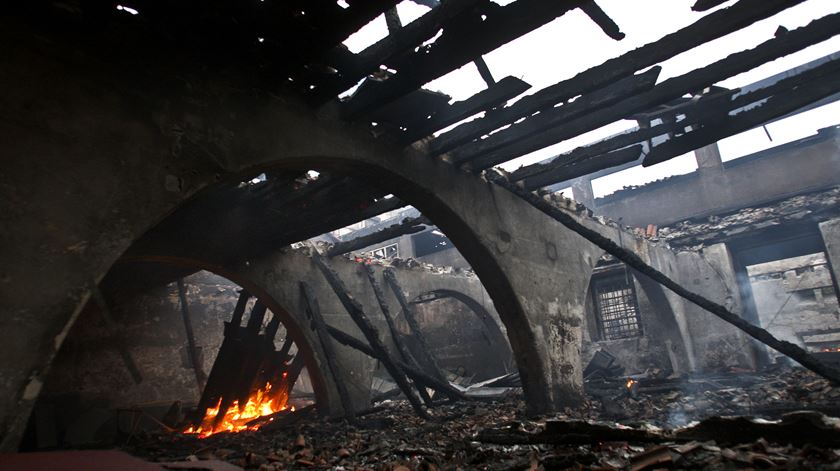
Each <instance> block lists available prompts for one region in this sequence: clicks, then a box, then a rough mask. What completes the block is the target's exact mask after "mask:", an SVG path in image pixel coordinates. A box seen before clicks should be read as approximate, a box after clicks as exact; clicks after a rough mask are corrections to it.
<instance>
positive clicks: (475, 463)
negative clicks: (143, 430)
mask: <svg viewBox="0 0 840 471" xmlns="http://www.w3.org/2000/svg"><path fill="white" fill-rule="evenodd" d="M587 390H588V393H589V394H588V397H589V399H587V401H586V403H585V404H584V405H583V406H582V407H579V408H574V409H567V410H566V411H564V413H562V414H556V415H552V416H547V417H540V418H527V417H526V416H525V415H524V403H523V401H522V398H521V395H520V394H519V393H518V392H515V391H512V392H511V394H509V395H507V396H505V397H503V398H497V399H495V400H492V401H481V402H478V401H471V402H458V403H452V404H446V405H441V406H438V407H436V408H434V409H433V414H434V415H435V417H436V418H437V420H435V421H425V420H422V419H420V418H418V417H416V416H415V415H414V414H413V412H412V410H411V408H410V407H408V405H407V403H405V402H404V401H399V400H397V401H392V402H390V401H386V402H385V403H382V404H380V405H379V407H377V412H374V413H370V414H366V415H364V416H362V417H359V418H357V419H356V422H355V423H348V422H346V421H344V420H335V419H333V420H327V419H317V418H314V417H310V418H306V419H302V420H299V421H298V422H297V423H292V424H286V425H283V426H277V424H276V423H275V424H272V425H269V426H266V427H264V428H263V429H261V430H259V431H255V432H250V431H249V432H241V433H238V434H231V433H219V434H216V435H212V436H210V437H208V438H205V439H199V438H196V437H194V436H187V435H183V434H171V433H170V434H167V433H160V434H153V435H142V436H134V437H131V439H130V440H129V441H128V443H127V444H126V445H125V446H124V448H125V449H126V450H127V451H129V452H130V453H132V454H134V455H137V456H140V457H143V458H145V459H147V460H149V461H159V462H164V461H165V462H173V461H181V462H183V461H197V462H201V461H202V460H223V461H227V462H228V463H230V464H233V465H235V466H239V467H242V468H246V469H260V470H275V469H346V470H362V469H368V470H401V471H403V470H424V469H425V470H434V469H464V470H466V469H488V470H496V469H530V470H537V469H603V470H614V469H630V470H633V471H638V470H642V469H710V470H712V469H713V470H723V469H840V420H837V419H832V418H830V417H826V416H823V415H822V414H818V413H801V412H793V411H797V410H805V409H809V410H820V411H822V412H824V413H826V415H828V416H835V417H836V416H837V415H838V412H840V400H839V399H840V388H837V387H832V386H830V385H829V384H828V383H827V381H825V380H823V379H821V378H818V377H816V376H814V375H813V374H811V373H810V372H807V371H804V370H801V369H792V368H784V369H777V370H776V371H774V372H766V373H761V374H759V373H750V372H733V373H727V374H719V375H714V376H705V377H694V378H679V379H674V378H671V379H667V378H660V379H638V381H637V382H636V383H633V384H631V385H630V387H629V388H628V387H627V379H626V378H622V379H621V380H618V379H616V380H598V381H592V382H589V383H588V384H587ZM835 411H837V412H835ZM720 415H724V416H731V415H741V416H750V418H749V419H712V420H704V421H702V422H701V423H700V424H699V425H697V424H696V422H694V421H697V420H700V419H704V418H707V417H712V416H720ZM759 418H760V419H759ZM287 419H288V417H287ZM765 419H767V420H765ZM774 419H777V420H775V421H774ZM692 422H694V423H693V424H692ZM680 427H683V428H680ZM184 464H186V463H184ZM193 464H195V465H198V464H200V463H193ZM207 465H208V466H210V463H209V462H208V464H207ZM209 469H212V468H209ZM219 469H221V468H219Z"/></svg>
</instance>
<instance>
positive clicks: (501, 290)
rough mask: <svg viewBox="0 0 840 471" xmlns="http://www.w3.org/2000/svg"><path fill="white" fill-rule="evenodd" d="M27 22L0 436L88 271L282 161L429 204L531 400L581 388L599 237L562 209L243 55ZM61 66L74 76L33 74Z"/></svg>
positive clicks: (11, 92)
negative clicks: (555, 215)
mask: <svg viewBox="0 0 840 471" xmlns="http://www.w3.org/2000/svg"><path fill="white" fill-rule="evenodd" d="M27 38H28V37H27V36H26V35H10V36H8V37H5V36H4V39H6V40H7V41H6V43H7V44H8V46H9V49H8V50H14V54H9V55H8V56H4V58H3V59H4V70H6V71H8V73H7V74H5V75H4V78H3V85H4V94H5V97H6V98H7V100H6V101H5V102H4V103H5V106H4V112H5V113H7V114H8V115H9V116H18V117H22V116H25V117H26V121H25V122H23V121H19V120H5V121H3V120H0V135H2V136H3V140H4V143H5V148H4V152H5V155H6V156H8V158H6V159H4V160H5V162H4V165H5V168H4V174H3V176H2V179H3V180H2V189H3V192H4V195H6V196H8V197H5V198H3V199H2V200H0V203H1V204H2V207H0V213H2V214H6V215H10V216H9V217H8V219H9V221H8V223H6V224H3V229H2V238H3V239H4V240H5V241H7V243H8V244H9V245H10V246H13V247H15V249H16V250H14V251H6V253H4V254H3V255H2V258H0V266H3V267H4V270H5V271H4V273H3V280H5V281H4V282H3V283H2V284H0V290H2V293H0V294H2V298H3V299H4V303H3V306H2V307H0V309H2V311H0V322H2V329H0V331H2V332H8V334H6V335H5V336H2V338H0V345H2V347H0V356H2V357H7V358H16V359H17V362H16V367H17V370H15V371H12V372H10V374H9V375H8V377H7V378H6V380H5V381H4V382H3V383H2V384H0V395H2V396H3V397H6V398H9V400H7V401H5V402H4V403H3V404H2V405H0V416H2V417H5V418H6V421H5V423H4V424H3V425H2V426H0V431H2V432H3V433H0V435H3V436H4V441H3V443H2V444H0V449H3V450H13V449H14V448H15V446H16V445H15V444H16V442H17V440H18V439H19V436H20V433H21V432H22V430H23V427H24V425H25V422H26V417H27V416H28V411H29V410H30V408H31V405H32V404H33V403H34V400H35V398H37V395H38V392H39V391H40V387H41V384H42V382H43V377H44V375H45V374H46V373H47V372H48V370H49V365H50V364H51V361H52V359H53V358H54V356H55V354H56V352H57V350H58V348H60V346H61V342H62V340H63V338H64V337H65V336H66V334H67V332H68V330H69V329H70V327H71V326H72V325H73V322H74V320H75V318H76V316H77V315H78V313H79V312H80V309H81V306H83V305H84V304H85V302H86V301H87V297H88V296H89V291H88V288H89V286H90V285H91V283H92V282H99V281H100V280H101V279H102V277H103V276H104V275H105V274H106V273H107V271H108V270H109V269H110V267H111V266H112V265H113V263H114V262H115V261H116V260H117V259H118V258H119V257H120V256H121V255H122V254H123V253H124V252H125V251H126V250H127V249H128V247H130V246H131V244H132V243H133V242H134V241H136V240H137V239H139V238H140V237H141V236H142V234H144V233H145V232H146V231H148V230H149V228H151V227H154V226H155V225H157V224H158V223H159V222H160V221H162V220H163V219H164V218H165V217H166V216H167V215H169V214H171V213H172V212H173V211H174V210H175V209H176V208H177V207H179V205H181V204H183V203H184V202H185V201H187V200H188V199H189V198H190V197H192V196H193V195H195V194H197V193H198V192H200V191H201V190H203V189H205V188H207V187H208V186H209V185H211V184H212V183H214V182H218V181H220V180H223V179H225V178H229V177H233V176H242V175H248V174H254V173H255V172H258V171H262V170H264V169H268V168H272V167H285V168H301V169H311V168H315V169H317V168H319V167H322V168H330V169H334V170H336V171H347V172H350V173H352V172H357V173H359V172H361V173H369V174H371V175H375V176H376V177H377V179H378V180H379V181H381V182H382V183H383V188H384V189H386V190H391V191H392V192H393V193H394V194H396V195H397V196H399V197H400V198H401V199H403V200H404V201H407V202H409V203H410V204H413V205H414V206H416V207H417V208H418V209H420V211H421V212H423V213H424V214H425V215H427V217H429V218H430V219H431V220H432V221H433V222H434V223H435V224H436V225H437V226H438V227H440V228H441V229H442V230H443V231H444V232H445V233H446V234H447V236H448V237H449V238H450V239H451V240H452V241H453V243H454V244H455V246H456V247H457V248H458V249H459V251H461V253H462V254H463V255H464V257H465V258H466V259H467V260H468V261H469V263H470V264H471V265H472V267H473V269H474V270H475V272H476V273H477V275H478V276H479V278H480V279H481V280H482V282H483V283H484V285H485V287H486V288H487V291H488V293H489V294H490V296H491V297H492V299H493V302H494V305H495V307H496V310H497V312H498V313H499V315H500V318H501V320H502V322H503V323H504V325H505V326H506V328H507V334H508V338H509V340H510V344H511V347H512V349H513V351H514V354H515V357H516V360H517V365H518V367H519V369H520V373H521V377H522V382H523V389H524V392H525V395H526V398H527V405H528V411H529V412H530V413H540V412H547V411H551V410H554V409H557V408H559V407H563V406H566V405H572V404H576V403H578V402H579V400H580V398H581V394H582V388H581V382H580V366H579V364H578V361H577V359H578V355H579V349H578V343H579V340H580V319H581V316H582V307H581V306H582V303H581V301H582V299H581V298H580V294H581V293H582V292H583V291H584V289H583V286H582V283H583V281H581V280H580V273H584V272H586V270H588V269H589V268H591V263H592V260H593V254H594V253H595V252H596V250H595V248H594V247H593V246H591V245H590V244H588V243H586V242H585V241H582V240H580V239H579V238H577V237H576V236H575V235H574V234H570V233H568V231H565V230H564V229H563V227H562V226H561V225H560V224H559V223H557V222H555V221H553V220H551V219H550V218H548V217H546V216H544V215H543V214H542V213H540V212H539V211H537V210H536V209H534V208H532V207H531V206H530V205H528V204H527V203H525V202H524V201H522V200H520V199H519V198H517V197H516V196H514V195H512V194H510V193H509V192H507V191H505V190H504V189H501V188H499V187H497V186H495V185H492V184H490V183H488V182H485V181H483V180H482V179H480V178H477V177H476V176H474V175H470V174H467V173H464V172H461V171H458V170H457V169H455V168H454V167H453V166H452V165H450V164H448V163H446V162H443V161H441V160H439V159H432V158H430V157H429V156H427V155H425V154H424V153H423V152H420V151H418V150H417V149H414V148H399V147H398V146H396V145H394V144H393V143H392V142H388V141H387V140H386V139H379V140H374V139H372V138H371V136H370V134H369V130H368V128H367V126H365V125H364V124H359V125H353V124H347V123H344V122H340V121H337V120H334V119H333V118H332V116H334V115H335V112H336V111H337V110H331V109H328V108H326V109H324V110H321V111H320V112H319V113H317V114H316V113H315V112H314V111H313V110H311V109H310V108H309V107H307V106H306V105H304V104H302V103H300V102H299V101H297V100H296V99H294V98H292V97H287V96H283V95H282V93H280V92H277V93H268V92H260V91H258V90H260V89H261V88H260V84H257V83H254V82H253V79H252V77H248V76H241V75H238V73H237V72H236V71H227V73H224V74H218V75H217V74H214V73H212V72H211V73H209V75H208V73H206V72H202V75H201V76H196V75H195V74H194V73H193V72H192V71H191V69H190V67H188V66H187V65H186V64H170V65H168V66H167V67H169V68H167V69H166V70H163V69H162V70H158V71H157V72H158V76H159V77H158V76H154V74H153V76H152V77H150V75H149V71H147V70H144V69H142V67H141V66H140V65H138V64H133V63H130V62H129V63H122V64H118V63H116V62H114V61H113V58H106V59H105V60H102V59H100V58H97V57H96V56H95V55H93V56H92V55H85V54H78V53H77V50H76V49H74V48H75V47H76V45H75V44H74V42H73V41H67V42H64V43H61V42H58V43H56V42H46V41H30V40H28V39H27ZM56 67H60V69H61V71H62V77H63V82H64V85H65V86H63V87H40V86H33V77H49V76H52V75H53V73H54V71H55V68H56ZM160 77H163V79H161V80H163V81H161V80H158V78H160ZM171 77H177V80H172V79H170V78H171ZM150 78H151V79H150ZM278 93H279V94H278ZM33 106H34V107H35V108H37V110H38V112H37V113H34V112H32V109H33ZM91 129H95V130H96V132H91ZM546 254H548V255H546ZM561 267H562V268H563V270H559V268H561ZM35 287H37V291H35ZM33 313H37V315H35V314H33ZM12 333H14V334H12ZM7 337H8V338H7ZM20 339H28V340H27V341H26V342H23V341H21V340H20Z"/></svg>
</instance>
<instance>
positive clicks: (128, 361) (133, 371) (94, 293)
mask: <svg viewBox="0 0 840 471" xmlns="http://www.w3.org/2000/svg"><path fill="white" fill-rule="evenodd" d="M90 295H91V297H92V298H93V302H95V303H96V306H97V307H98V308H99V314H100V315H101V316H102V320H103V321H105V326H106V328H107V330H108V335H109V336H110V337H111V338H112V339H115V340H117V342H116V345H117V352H119V354H120V358H122V361H123V364H124V365H125V369H126V370H128V373H129V374H130V375H131V379H132V380H134V383H135V384H140V383H142V382H143V375H142V374H140V369H139V368H137V363H136V362H135V361H134V357H132V356H131V352H129V351H128V348H126V346H125V342H124V341H123V339H122V337H123V335H122V334H121V333H120V328H119V326H117V323H116V321H114V316H112V315H111V307H110V306H109V305H108V301H106V300H105V296H103V295H102V291H100V289H99V285H97V284H96V282H91V286H90Z"/></svg>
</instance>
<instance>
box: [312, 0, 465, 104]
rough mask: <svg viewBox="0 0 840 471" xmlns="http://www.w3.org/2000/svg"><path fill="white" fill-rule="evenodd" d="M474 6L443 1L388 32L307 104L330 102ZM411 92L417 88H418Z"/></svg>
mask: <svg viewBox="0 0 840 471" xmlns="http://www.w3.org/2000/svg"><path fill="white" fill-rule="evenodd" d="M476 3H478V0H447V1H446V2H444V3H442V4H441V5H440V6H438V7H435V8H433V9H432V10H430V11H429V12H427V13H426V14H425V15H423V16H421V17H420V18H418V19H416V20H415V21H412V22H411V23H409V24H407V25H405V26H403V27H401V28H399V29H397V30H395V31H391V34H389V35H388V36H386V37H385V38H383V39H381V40H379V41H377V42H376V43H374V44H373V45H371V46H369V47H367V48H366V49H365V50H363V51H361V52H359V53H358V54H356V55H355V57H354V60H353V61H352V63H351V64H348V65H349V67H348V68H344V69H339V73H338V74H336V76H335V77H333V78H330V79H327V80H325V81H324V82H323V83H322V84H320V85H319V86H318V87H317V88H316V89H315V90H313V92H312V95H311V101H312V102H314V103H324V102H326V101H328V100H332V99H334V98H335V97H336V96H337V95H338V94H339V93H341V92H343V91H344V90H347V89H349V88H350V87H352V86H353V85H355V84H356V83H357V82H358V81H359V80H361V79H362V78H364V77H365V76H366V75H368V74H370V73H373V72H376V71H378V70H379V66H380V65H382V64H387V63H388V62H389V60H391V59H392V58H393V57H394V56H396V55H399V54H403V53H405V52H407V51H410V50H411V49H413V48H415V47H417V46H419V45H420V44H422V43H423V42H424V41H426V40H428V39H431V38H432V37H434V35H435V34H437V32H438V31H440V29H441V28H442V27H443V26H444V24H445V23H446V22H448V21H449V20H451V19H452V18H454V17H455V16H457V15H458V14H460V13H462V12H463V11H464V10H465V9H468V8H470V7H472V6H474V5H475V4H476ZM386 20H387V16H386ZM389 26H390V25H389ZM389 29H390V28H389ZM397 72H398V73H399V72H400V71H397ZM421 85H422V84H421ZM415 88H419V85H418V87H415Z"/></svg>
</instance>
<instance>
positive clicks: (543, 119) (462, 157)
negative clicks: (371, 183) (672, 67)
mask: <svg viewBox="0 0 840 471" xmlns="http://www.w3.org/2000/svg"><path fill="white" fill-rule="evenodd" d="M661 70H662V68H661V67H658V66H657V67H653V68H651V69H650V70H648V71H646V72H644V73H641V74H639V75H632V76H630V77H626V78H624V79H622V80H619V81H618V82H616V83H614V84H612V85H608V86H607V87H605V88H603V89H601V90H596V91H594V92H592V93H588V94H586V95H584V96H582V97H580V98H578V99H577V100H575V101H574V102H572V103H567V104H565V105H563V106H558V107H556V108H551V109H549V110H545V111H541V112H540V113H539V114H536V115H534V116H532V117H530V118H527V119H525V120H524V121H522V122H521V123H516V124H512V125H511V126H510V127H509V128H507V129H504V130H502V131H498V132H496V133H494V134H492V135H490V136H488V137H487V138H486V139H479V140H477V141H473V142H471V143H469V144H466V145H463V146H461V147H459V148H457V149H454V150H452V151H451V152H450V153H449V158H450V161H451V162H452V163H454V164H458V163H461V162H465V161H467V160H470V159H472V158H475V157H477V156H483V155H486V154H488V153H490V152H492V151H495V150H496V149H499V148H503V147H506V146H509V145H511V144H514V143H518V142H521V141H523V140H525V139H527V142H528V143H532V142H533V143H534V144H532V145H531V144H529V145H528V146H527V147H526V148H529V149H532V150H537V149H540V148H541V147H543V145H542V143H541V140H540V135H539V133H540V132H541V131H544V130H546V129H550V128H554V127H557V126H562V125H563V123H566V122H569V121H570V120H572V119H575V118H578V117H580V116H584V115H587V114H590V113H597V112H598V111H599V110H601V109H603V108H606V107H608V106H610V105H613V104H615V103H617V102H619V101H622V100H624V99H626V98H628V97H632V96H635V95H638V94H640V93H643V92H647V91H649V90H650V89H651V88H653V86H654V85H655V84H656V79H657V77H659V72H660V71H661ZM528 138H530V139H528ZM520 147H521V146H520ZM478 170H481V169H478Z"/></svg>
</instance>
